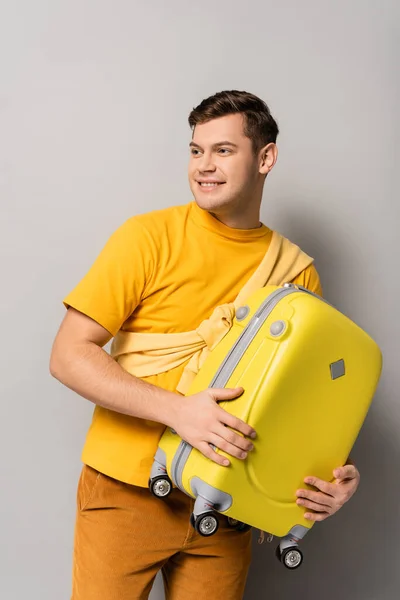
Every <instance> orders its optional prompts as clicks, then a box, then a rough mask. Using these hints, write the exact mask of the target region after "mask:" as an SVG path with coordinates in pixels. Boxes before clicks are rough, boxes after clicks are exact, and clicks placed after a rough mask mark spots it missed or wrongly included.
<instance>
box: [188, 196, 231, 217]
mask: <svg viewBox="0 0 400 600" xmlns="http://www.w3.org/2000/svg"><path fill="white" fill-rule="evenodd" d="M194 199H195V202H196V204H197V206H199V207H200V208H202V209H203V210H207V211H209V212H215V213H218V212H219V211H220V210H222V211H223V210H224V209H226V208H227V207H228V206H229V204H230V201H229V199H228V198H211V197H209V198H207V197H206V198H204V197H203V196H199V195H196V196H194Z"/></svg>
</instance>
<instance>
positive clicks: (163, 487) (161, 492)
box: [149, 475, 172, 498]
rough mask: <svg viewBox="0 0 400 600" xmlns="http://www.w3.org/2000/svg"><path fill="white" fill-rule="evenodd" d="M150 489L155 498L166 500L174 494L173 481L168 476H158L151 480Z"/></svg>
mask: <svg viewBox="0 0 400 600" xmlns="http://www.w3.org/2000/svg"><path fill="white" fill-rule="evenodd" d="M149 488H150V491H151V493H152V494H153V496H156V497H157V498H166V497H167V496H169V495H170V493H171V492H172V481H171V480H170V478H169V477H168V475H158V476H157V477H154V478H153V479H150V480H149Z"/></svg>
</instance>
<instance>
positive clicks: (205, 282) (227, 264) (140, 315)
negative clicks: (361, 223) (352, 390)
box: [64, 202, 322, 487]
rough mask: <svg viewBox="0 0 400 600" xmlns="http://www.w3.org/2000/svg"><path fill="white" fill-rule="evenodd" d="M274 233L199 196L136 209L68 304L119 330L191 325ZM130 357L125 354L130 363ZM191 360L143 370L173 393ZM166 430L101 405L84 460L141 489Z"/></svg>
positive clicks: (235, 284)
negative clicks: (230, 221)
mask: <svg viewBox="0 0 400 600" xmlns="http://www.w3.org/2000/svg"><path fill="white" fill-rule="evenodd" d="M272 236H273V232H272V231H271V230H270V229H269V228H267V227H266V226H265V225H262V226H261V227H259V228H256V229H250V230H238V229H231V228H229V227H227V226H226V225H224V224H223V223H220V222H219V221H218V220H217V219H215V218H214V217H213V216H212V215H210V214H209V213H208V212H207V211H203V210H202V209H200V208H199V207H198V206H197V204H196V203H195V202H191V203H189V204H186V205H183V206H177V207H172V208H168V209H165V210H161V211H153V212H151V213H147V214H144V215H139V216H136V217H133V218H131V219H129V220H128V221H127V222H125V223H124V224H123V225H122V226H121V227H120V228H119V229H118V230H117V231H116V232H115V233H114V234H113V235H112V236H111V238H110V239H109V240H108V242H107V244H106V245H105V247H104V248H103V250H102V252H101V253H100V255H99V256H98V258H97V259H96V261H95V263H94V265H93V266H92V268H91V269H90V270H89V272H88V273H87V274H86V275H85V277H83V279H82V280H81V281H80V282H79V283H78V285H77V286H76V287H75V289H74V290H73V291H72V292H71V293H70V294H69V295H68V296H67V297H66V298H65V299H64V303H65V305H66V306H73V307H74V308H75V309H77V310H79V311H81V312H83V313H84V314H86V315H88V316H89V317H91V318H92V319H94V320H95V321H97V322H98V323H100V325H102V326H103V327H105V329H107V330H108V331H109V332H110V333H111V334H112V335H113V336H116V335H120V336H123V335H124V333H125V334H129V333H131V332H135V333H138V334H142V333H145V334H147V333H152V334H157V333H158V334H178V333H185V332H189V331H192V330H194V329H196V328H198V326H199V324H200V323H201V322H202V321H203V320H205V319H208V318H209V317H210V315H211V314H212V313H213V311H214V309H215V307H217V306H219V305H221V304H224V303H226V302H231V301H232V300H233V299H234V298H235V297H236V296H237V295H238V293H239V292H240V290H241V289H242V288H243V286H244V285H245V284H246V282H247V281H248V280H249V279H250V277H251V276H252V275H254V273H255V272H256V270H257V268H258V267H259V264H260V263H261V262H262V260H263V258H264V256H265V254H266V252H267V250H268V248H269V246H270V244H271V239H272ZM309 263H310V264H309V266H308V267H307V268H306V269H304V270H303V271H302V272H301V274H300V275H299V276H298V277H296V278H295V279H294V281H295V282H296V283H299V284H301V285H304V286H306V287H308V288H309V289H311V290H312V291H315V292H317V293H322V292H321V287H320V282H319V277H318V274H317V271H316V269H315V267H314V265H313V264H312V259H310V260H309ZM305 264H307V262H306V263H305ZM125 358H126V356H122V357H119V360H120V362H121V364H123V366H124V367H125V368H126V370H128V371H130V369H129V367H128V366H127V365H126V364H124V359H125ZM185 364H186V363H185V362H184V363H182V364H179V365H178V366H177V367H175V368H172V369H170V370H168V371H163V372H159V373H156V374H152V375H149V376H144V377H143V376H142V377H141V378H142V379H143V380H145V381H148V382H150V383H153V384H155V385H157V386H159V387H161V388H164V389H167V390H170V391H175V390H176V388H177V385H178V383H179V382H180V380H181V377H182V374H183V371H184V367H185ZM130 372H132V371H130ZM164 429H165V426H164V425H163V424H160V423H155V422H152V421H148V420H143V419H137V418H135V417H131V416H128V415H123V414H120V413H116V412H113V411H110V410H107V409H104V408H102V407H99V406H96V407H95V410H94V415H93V420H92V424H91V427H90V429H89V431H88V435H87V439H86V443H85V446H84V448H83V453H82V460H83V462H84V463H85V464H88V465H90V466H91V467H93V468H95V469H97V470H99V471H101V472H102V473H104V474H106V475H109V476H110V477H113V478H115V479H118V480H120V481H124V482H125V483H130V484H133V485H139V486H143V487H145V486H147V483H148V478H149V473H150V470H151V466H152V463H153V458H154V454H155V451H156V449H157V444H158V441H159V439H160V437H161V435H162V433H163V431H164Z"/></svg>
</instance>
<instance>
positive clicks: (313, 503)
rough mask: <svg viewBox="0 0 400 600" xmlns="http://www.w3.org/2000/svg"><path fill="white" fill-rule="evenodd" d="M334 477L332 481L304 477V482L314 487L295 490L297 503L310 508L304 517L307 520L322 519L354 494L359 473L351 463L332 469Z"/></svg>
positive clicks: (331, 513) (336, 509)
mask: <svg viewBox="0 0 400 600" xmlns="http://www.w3.org/2000/svg"><path fill="white" fill-rule="evenodd" d="M333 475H334V477H335V478H336V479H335V481H334V482H333V483H329V482H327V481H323V480H322V479H318V477H306V478H305V479H304V483H307V484H308V485H311V486H313V487H315V488H316V490H317V491H312V490H303V489H300V490H297V492H296V496H297V504H298V505H300V506H304V507H305V508H307V509H310V511H311V512H306V513H305V515H304V517H305V518H306V519H307V520H309V521H324V520H325V519H326V518H328V517H330V516H332V515H334V514H335V513H336V512H337V511H338V510H339V509H340V508H341V507H342V506H343V505H344V504H346V502H348V501H349V500H350V498H351V497H352V496H353V495H354V494H355V492H356V490H357V488H358V484H359V483H360V473H359V472H358V469H357V468H356V466H355V465H353V464H347V465H345V466H344V467H339V468H338V469H335V470H334V471H333Z"/></svg>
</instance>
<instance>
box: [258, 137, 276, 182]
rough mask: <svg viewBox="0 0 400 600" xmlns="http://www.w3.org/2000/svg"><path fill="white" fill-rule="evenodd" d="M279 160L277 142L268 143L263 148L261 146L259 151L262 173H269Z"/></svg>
mask: <svg viewBox="0 0 400 600" xmlns="http://www.w3.org/2000/svg"><path fill="white" fill-rule="evenodd" d="M277 160H278V147H277V145H276V144H274V143H273V142H271V143H270V144H267V145H266V146H264V147H263V148H261V150H260V152H259V163H258V164H259V171H260V173H261V174H262V175H268V173H269V172H270V171H272V169H273V168H274V166H275V163H276V161H277Z"/></svg>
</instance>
